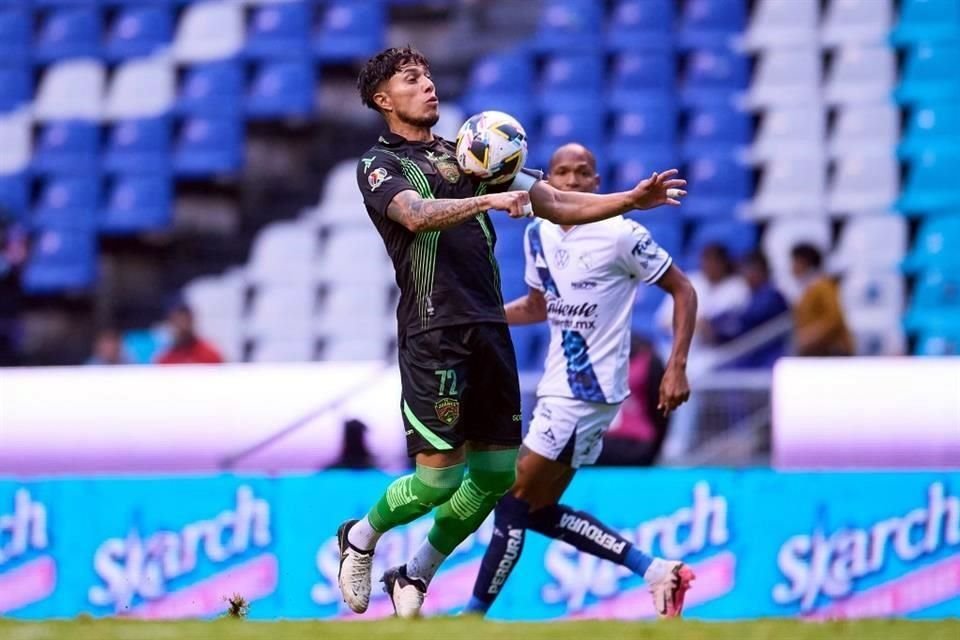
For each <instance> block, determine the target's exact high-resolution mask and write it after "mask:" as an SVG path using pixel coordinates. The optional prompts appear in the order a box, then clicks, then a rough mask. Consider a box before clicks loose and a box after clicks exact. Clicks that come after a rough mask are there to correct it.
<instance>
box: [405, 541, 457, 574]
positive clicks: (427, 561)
mask: <svg viewBox="0 0 960 640" xmlns="http://www.w3.org/2000/svg"><path fill="white" fill-rule="evenodd" d="M446 559H447V554H445V553H441V552H439V551H437V550H436V549H435V548H434V547H433V545H432V544H430V541H429V540H424V541H423V544H422V545H420V548H419V549H417V552H416V553H415V554H414V556H413V557H412V558H410V561H409V562H407V576H409V577H411V578H419V579H420V580H423V582H424V584H426V585H429V584H430V581H431V580H433V576H434V574H436V573H437V569H438V568H439V567H440V565H441V564H443V561H444V560H446Z"/></svg>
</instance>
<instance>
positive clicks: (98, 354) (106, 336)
mask: <svg viewBox="0 0 960 640" xmlns="http://www.w3.org/2000/svg"><path fill="white" fill-rule="evenodd" d="M87 364H97V365H109V364H130V359H129V358H127V355H126V353H124V350H123V336H122V335H120V332H119V331H117V330H116V329H114V328H112V327H108V328H106V329H103V330H101V331H100V332H99V333H97V337H96V338H95V339H94V342H93V354H92V355H91V356H90V358H89V359H88V360H87Z"/></svg>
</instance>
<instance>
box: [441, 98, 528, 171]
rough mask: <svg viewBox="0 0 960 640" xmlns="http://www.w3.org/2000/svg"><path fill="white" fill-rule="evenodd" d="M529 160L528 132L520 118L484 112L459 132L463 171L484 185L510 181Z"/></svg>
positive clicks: (466, 123) (458, 152)
mask: <svg viewBox="0 0 960 640" xmlns="http://www.w3.org/2000/svg"><path fill="white" fill-rule="evenodd" d="M526 161H527V133H526V132H525V131H524V130H523V126H522V125H521V124H520V123H519V122H517V120H516V118H514V117H513V116H511V115H509V114H506V113H503V112H502V111H482V112H480V113H478V114H476V115H475V116H473V117H471V118H470V119H469V120H467V121H466V122H464V123H463V126H462V127H460V132H459V133H457V162H458V163H459V164H460V168H461V169H462V170H463V172H464V173H466V174H469V175H471V176H474V177H476V178H479V179H480V180H483V181H484V182H489V183H491V184H502V183H504V182H510V181H511V180H513V178H514V176H516V175H517V173H518V172H519V171H520V169H522V168H523V164H524V163H525V162H526Z"/></svg>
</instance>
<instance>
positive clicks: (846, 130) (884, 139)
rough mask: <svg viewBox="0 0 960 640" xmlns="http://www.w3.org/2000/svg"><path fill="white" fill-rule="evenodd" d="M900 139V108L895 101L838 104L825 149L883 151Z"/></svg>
mask: <svg viewBox="0 0 960 640" xmlns="http://www.w3.org/2000/svg"><path fill="white" fill-rule="evenodd" d="M899 139H900V111H899V110H898V109H897V107H896V105H893V104H890V103H882V104H879V103H878V104H857V105H848V106H843V107H841V108H840V109H839V110H838V112H837V117H836V120H835V122H834V125H833V131H832V133H831V134H830V142H829V145H828V146H829V153H830V155H831V156H833V157H838V156H841V155H845V154H847V153H849V152H850V151H851V150H856V151H858V152H862V153H871V154H874V153H887V152H889V151H890V149H892V148H894V147H895V146H896V144H897V140H899Z"/></svg>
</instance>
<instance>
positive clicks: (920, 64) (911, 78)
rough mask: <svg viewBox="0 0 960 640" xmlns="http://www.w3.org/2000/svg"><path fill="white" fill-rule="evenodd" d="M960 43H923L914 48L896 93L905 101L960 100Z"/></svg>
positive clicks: (898, 98)
mask: <svg viewBox="0 0 960 640" xmlns="http://www.w3.org/2000/svg"><path fill="white" fill-rule="evenodd" d="M958 68H960V43H937V44H934V45H931V44H920V45H917V46H916V47H913V48H912V49H910V51H909V52H908V53H907V60H906V62H905V63H904V67H903V70H902V72H901V76H900V85H899V86H898V87H897V90H896V92H895V95H896V97H897V100H898V101H900V102H903V103H908V104H911V103H918V102H919V103H931V102H943V101H950V100H953V101H956V100H958V99H960V74H958V73H957V69H958Z"/></svg>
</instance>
